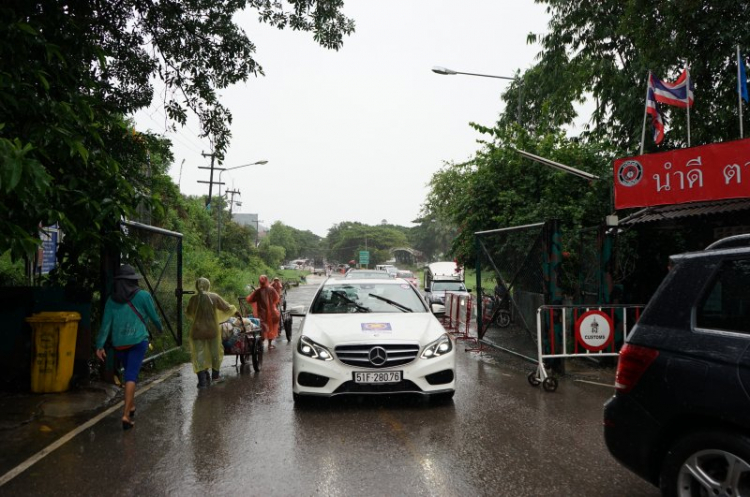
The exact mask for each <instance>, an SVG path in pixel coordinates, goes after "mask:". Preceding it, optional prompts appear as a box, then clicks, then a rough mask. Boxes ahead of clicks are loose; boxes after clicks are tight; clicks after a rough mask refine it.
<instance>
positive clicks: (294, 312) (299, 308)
mask: <svg viewBox="0 0 750 497" xmlns="http://www.w3.org/2000/svg"><path fill="white" fill-rule="evenodd" d="M306 314H307V308H305V306H303V305H295V306H294V307H291V308H289V315H290V316H296V317H305V315H306Z"/></svg>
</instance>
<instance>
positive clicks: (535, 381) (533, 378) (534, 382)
mask: <svg viewBox="0 0 750 497" xmlns="http://www.w3.org/2000/svg"><path fill="white" fill-rule="evenodd" d="M526 379H527V380H529V385H531V386H532V387H538V386H539V385H540V384H541V383H542V381H541V380H540V379H539V377H538V376H537V375H536V371H532V372H531V373H529V376H527V377H526Z"/></svg>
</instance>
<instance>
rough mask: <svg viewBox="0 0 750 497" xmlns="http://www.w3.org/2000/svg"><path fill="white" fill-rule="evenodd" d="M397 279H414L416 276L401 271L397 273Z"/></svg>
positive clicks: (409, 272)
mask: <svg viewBox="0 0 750 497" xmlns="http://www.w3.org/2000/svg"><path fill="white" fill-rule="evenodd" d="M396 277H397V278H413V277H414V275H413V274H412V272H411V271H399V272H398V273H396Z"/></svg>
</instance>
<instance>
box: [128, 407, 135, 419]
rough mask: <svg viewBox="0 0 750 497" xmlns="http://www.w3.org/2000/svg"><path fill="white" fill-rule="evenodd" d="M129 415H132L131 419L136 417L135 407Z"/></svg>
mask: <svg viewBox="0 0 750 497" xmlns="http://www.w3.org/2000/svg"><path fill="white" fill-rule="evenodd" d="M129 416H130V419H133V418H134V417H135V409H133V410H132V411H130V414H129Z"/></svg>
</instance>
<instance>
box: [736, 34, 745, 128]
mask: <svg viewBox="0 0 750 497" xmlns="http://www.w3.org/2000/svg"><path fill="white" fill-rule="evenodd" d="M741 58H742V57H741V56H740V46H739V45H737V105H738V107H739V109H740V139H742V138H744V133H743V129H742V81H740V79H741V75H740V64H742V60H741Z"/></svg>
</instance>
